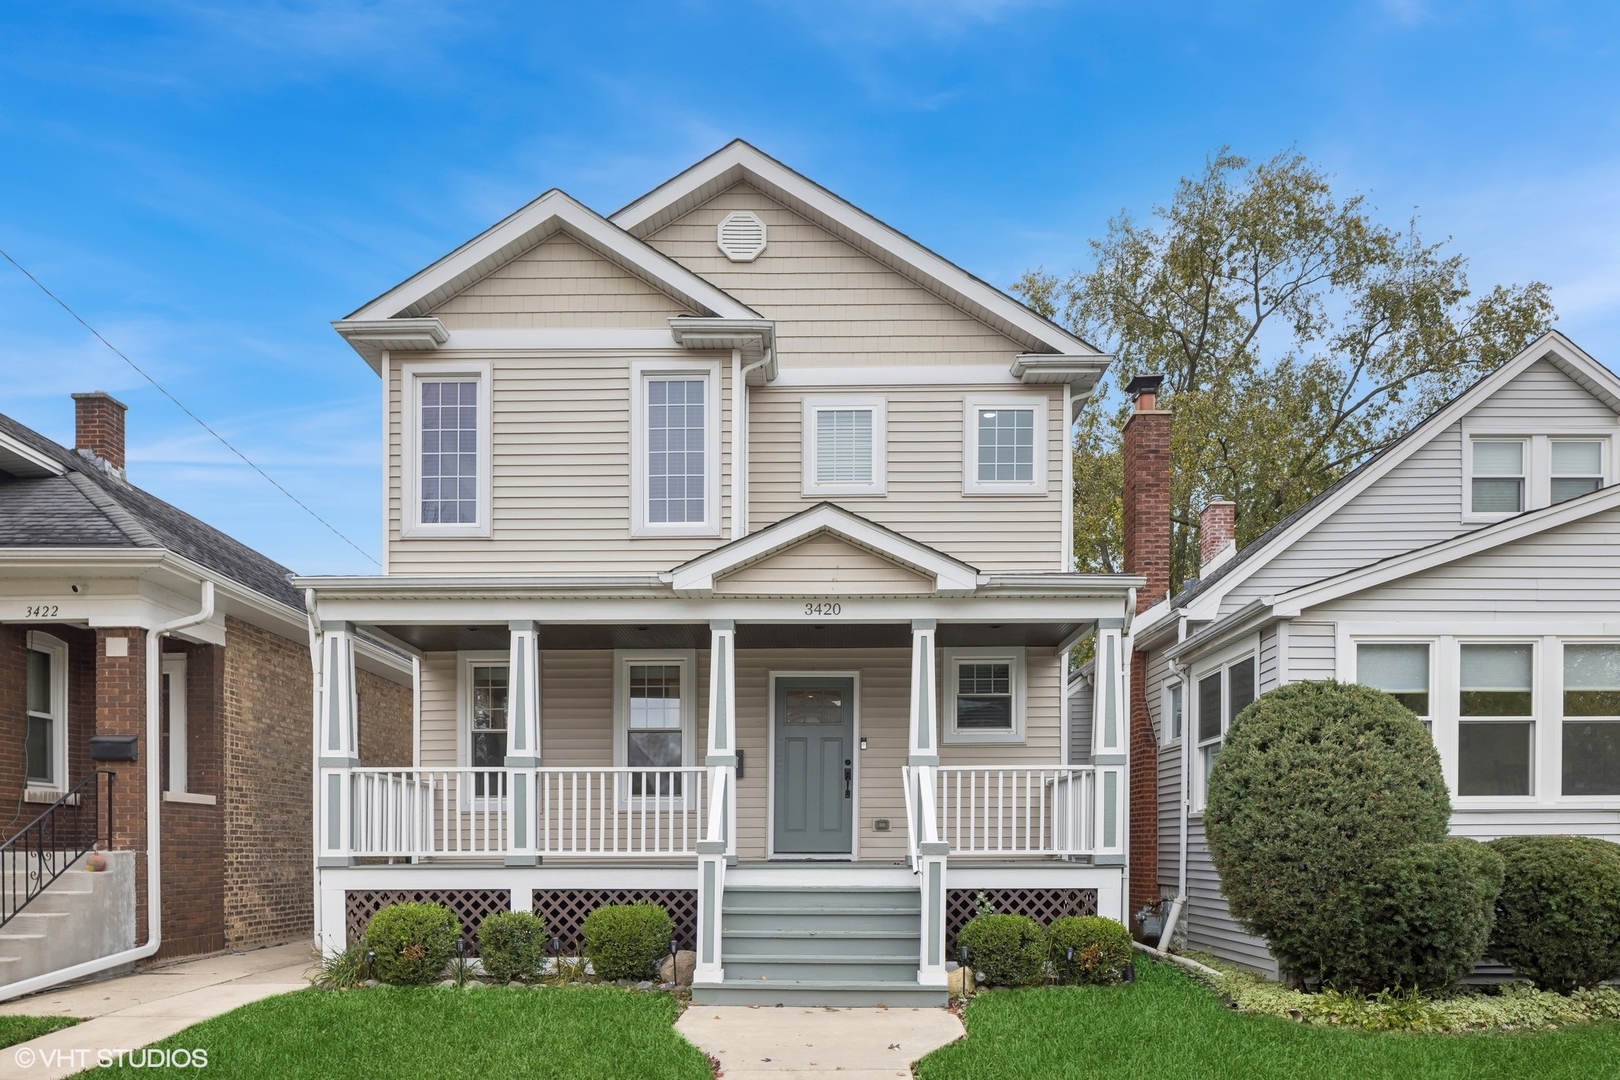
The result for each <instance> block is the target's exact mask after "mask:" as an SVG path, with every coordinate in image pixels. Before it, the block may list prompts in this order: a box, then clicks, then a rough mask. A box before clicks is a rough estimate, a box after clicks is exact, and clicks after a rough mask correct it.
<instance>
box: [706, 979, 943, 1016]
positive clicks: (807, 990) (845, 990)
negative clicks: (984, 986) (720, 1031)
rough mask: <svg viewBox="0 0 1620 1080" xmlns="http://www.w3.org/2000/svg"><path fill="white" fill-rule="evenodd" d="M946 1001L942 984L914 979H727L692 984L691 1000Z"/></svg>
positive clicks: (909, 1004) (900, 1005)
mask: <svg viewBox="0 0 1620 1080" xmlns="http://www.w3.org/2000/svg"><path fill="white" fill-rule="evenodd" d="M913 979H915V973H913ZM948 1000H949V995H948V993H947V992H946V990H945V988H944V987H940V988H938V989H935V988H933V987H926V986H918V985H917V983H916V982H915V981H912V982H899V981H894V982H889V981H878V980H863V979H856V980H845V981H834V980H828V981H825V982H823V981H818V980H789V981H773V980H769V979H727V980H725V981H724V982H723V983H720V984H719V985H717V986H716V985H710V986H694V987H692V1001H693V1003H694V1004H697V1005H767V1006H768V1005H809V1006H825V1007H835V1008H857V1007H863V1006H865V1007H870V1006H874V1005H886V1006H888V1007H889V1008H892V1009H925V1008H936V1007H938V1006H941V1005H944V1004H945V1003H946V1002H947V1001H948Z"/></svg>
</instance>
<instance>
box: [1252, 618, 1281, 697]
mask: <svg viewBox="0 0 1620 1080" xmlns="http://www.w3.org/2000/svg"><path fill="white" fill-rule="evenodd" d="M1256 683H1257V685H1256V692H1257V693H1261V694H1263V693H1265V692H1266V691H1267V690H1272V689H1275V688H1276V686H1277V628H1276V627H1275V626H1272V627H1268V628H1267V629H1266V630H1265V632H1264V633H1262V634H1261V635H1260V670H1259V672H1258V673H1257V680H1256Z"/></svg>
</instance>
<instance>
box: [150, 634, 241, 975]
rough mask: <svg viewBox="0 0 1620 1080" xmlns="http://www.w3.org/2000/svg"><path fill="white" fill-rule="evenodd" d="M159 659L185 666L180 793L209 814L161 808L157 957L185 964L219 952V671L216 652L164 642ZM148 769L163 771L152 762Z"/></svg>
mask: <svg viewBox="0 0 1620 1080" xmlns="http://www.w3.org/2000/svg"><path fill="white" fill-rule="evenodd" d="M163 651H164V655H165V656H175V655H183V656H184V657H185V658H186V687H185V694H186V755H187V761H186V789H187V791H188V792H190V793H191V794H196V795H212V796H214V798H215V800H216V804H215V805H213V806H207V805H199V804H195V803H185V802H168V801H165V802H163V803H161V805H160V809H159V813H160V814H161V816H162V821H163V855H162V858H163V945H162V947H161V948H160V949H159V950H158V956H159V957H160V958H162V957H170V956H190V955H193V954H196V953H206V952H217V951H219V950H220V949H223V948H224V947H225V877H224V839H225V834H224V827H223V810H222V807H221V806H220V805H219V800H220V799H221V796H222V795H223V794H224V739H223V732H222V731H221V727H222V724H221V721H220V709H219V703H220V700H221V697H222V695H223V686H222V683H223V678H224V665H223V663H222V662H221V653H222V652H223V651H224V650H223V649H221V648H220V647H218V646H215V645H192V644H189V643H185V642H179V641H173V640H170V641H166V642H164V646H163ZM152 765H153V767H154V768H160V766H161V763H160V762H157V761H154V762H153V763H152Z"/></svg>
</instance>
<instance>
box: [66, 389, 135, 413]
mask: <svg viewBox="0 0 1620 1080" xmlns="http://www.w3.org/2000/svg"><path fill="white" fill-rule="evenodd" d="M70 396H71V397H72V398H73V400H74V401H105V402H108V403H109V404H112V405H116V406H118V407H119V408H120V409H123V410H124V411H125V412H128V411H129V406H128V405H125V404H124V403H123V402H122V401H119V400H118V399H117V398H115V397H113V396H112V395H111V394H109V393H107V391H105V390H90V391H87V392H86V393H82V394H72V395H70Z"/></svg>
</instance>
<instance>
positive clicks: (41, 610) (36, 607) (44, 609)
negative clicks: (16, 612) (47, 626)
mask: <svg viewBox="0 0 1620 1080" xmlns="http://www.w3.org/2000/svg"><path fill="white" fill-rule="evenodd" d="M23 618H25V619H54V618H56V605H55V604H29V605H28V606H27V607H25V608H23Z"/></svg>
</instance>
